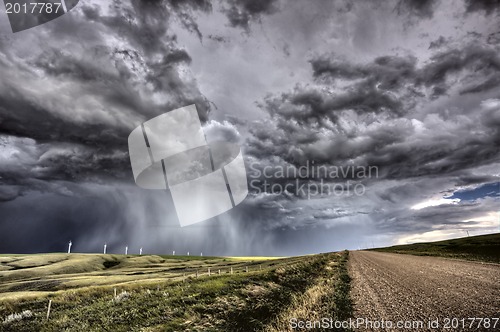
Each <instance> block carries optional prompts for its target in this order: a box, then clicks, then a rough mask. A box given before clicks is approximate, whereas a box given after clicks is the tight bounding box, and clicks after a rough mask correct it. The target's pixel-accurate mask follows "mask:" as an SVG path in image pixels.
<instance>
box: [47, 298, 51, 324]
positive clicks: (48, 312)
mask: <svg viewBox="0 0 500 332" xmlns="http://www.w3.org/2000/svg"><path fill="white" fill-rule="evenodd" d="M51 306H52V300H49V307H48V308H47V320H49V316H50V307H51Z"/></svg>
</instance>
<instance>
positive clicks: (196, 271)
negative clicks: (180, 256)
mask: <svg viewBox="0 0 500 332" xmlns="http://www.w3.org/2000/svg"><path fill="white" fill-rule="evenodd" d="M196 278H198V270H196Z"/></svg>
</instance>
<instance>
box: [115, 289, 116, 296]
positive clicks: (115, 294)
mask: <svg viewBox="0 0 500 332" xmlns="http://www.w3.org/2000/svg"><path fill="white" fill-rule="evenodd" d="M115 298H116V288H115Z"/></svg>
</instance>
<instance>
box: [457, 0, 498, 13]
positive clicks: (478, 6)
mask: <svg viewBox="0 0 500 332" xmlns="http://www.w3.org/2000/svg"><path fill="white" fill-rule="evenodd" d="M465 7H466V12H467V13H473V12H484V13H485V14H486V15H490V14H494V13H496V12H497V11H498V9H499V8H500V1H499V0H465Z"/></svg>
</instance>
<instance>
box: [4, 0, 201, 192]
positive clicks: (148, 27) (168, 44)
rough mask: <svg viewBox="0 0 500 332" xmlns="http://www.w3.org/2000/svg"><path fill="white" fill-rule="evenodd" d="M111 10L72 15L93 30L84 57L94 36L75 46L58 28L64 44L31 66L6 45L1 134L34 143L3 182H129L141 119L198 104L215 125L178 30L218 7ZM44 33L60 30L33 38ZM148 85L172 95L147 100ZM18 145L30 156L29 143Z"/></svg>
mask: <svg viewBox="0 0 500 332" xmlns="http://www.w3.org/2000/svg"><path fill="white" fill-rule="evenodd" d="M108 9H109V11H108V14H106V15H104V14H102V13H101V12H102V9H101V8H99V7H97V6H92V5H83V6H81V7H78V8H77V9H75V10H74V11H72V12H71V13H72V16H71V17H68V18H67V19H68V20H71V21H72V23H73V25H74V26H78V25H79V26H80V28H82V29H84V30H86V31H92V33H89V32H86V33H85V35H83V36H82V37H83V38H86V43H87V47H86V49H84V50H82V52H75V51H74V50H76V49H78V47H79V45H78V44H80V43H82V42H83V41H85V39H84V40H78V44H75V43H76V41H75V40H74V39H73V35H72V34H73V33H74V31H73V30H71V29H70V30H68V31H67V34H65V33H64V32H62V31H61V30H58V31H57V34H58V40H59V42H55V43H53V45H41V47H40V48H38V49H35V50H34V52H33V53H32V54H31V55H28V56H26V55H23V57H24V59H22V60H25V63H24V64H23V63H22V62H21V59H16V52H17V50H16V48H15V47H13V48H12V45H10V46H8V45H5V44H4V45H3V49H2V51H1V52H2V53H3V54H6V55H7V56H6V58H4V59H3V60H1V61H2V67H3V69H2V72H3V75H2V76H3V77H4V78H5V80H4V81H3V82H2V92H0V134H2V135H6V136H4V137H9V136H10V137H19V138H30V139H33V141H29V142H30V143H29V144H30V146H31V147H32V150H31V151H29V153H27V154H26V155H29V158H30V161H29V162H27V161H26V160H20V164H21V165H23V167H17V168H10V169H6V166H5V165H3V166H1V171H2V177H1V179H0V181H1V182H2V183H4V184H6V183H10V184H15V183H20V182H23V185H27V182H26V181H25V180H26V179H30V178H33V179H37V180H43V181H52V180H67V181H98V180H99V179H100V180H101V181H102V180H103V179H109V178H115V179H117V178H118V179H124V178H125V179H128V178H129V176H130V170H129V168H130V166H129V161H128V153H127V137H128V134H129V133H130V131H131V130H132V129H133V128H134V127H135V126H137V125H138V123H140V121H144V120H146V119H149V118H151V117H154V116H156V115H158V114H161V113H163V112H165V111H167V110H171V109H174V108H177V107H179V106H183V105H186V104H192V103H195V104H197V106H198V110H199V113H200V116H201V118H202V120H204V121H206V119H207V114H208V111H209V109H210V104H209V103H208V101H207V100H206V98H205V97H204V96H203V95H202V94H201V93H200V92H199V90H198V88H197V86H196V83H195V82H194V80H192V79H183V78H181V76H180V74H179V66H183V65H184V66H187V65H189V64H190V62H191V57H190V56H189V54H188V53H187V52H186V50H184V49H182V48H180V47H178V46H177V41H176V36H175V35H173V34H171V33H169V32H168V26H169V24H170V21H171V20H172V16H175V15H177V14H178V13H179V12H182V13H184V14H186V15H192V14H193V10H210V7H209V6H207V4H203V3H202V2H198V1H195V2H187V1H186V2H182V3H181V2H179V1H177V2H172V3H171V4H169V3H167V2H162V1H152V2H142V1H134V2H132V4H131V5H130V6H128V5H126V4H123V5H119V4H113V5H111V6H110V7H109V8H108ZM68 15H69V14H68ZM132 18H134V19H133V20H132ZM44 28H47V29H48V30H49V31H51V29H53V28H52V26H50V25H49V26H47V27H45V26H42V27H39V28H37V30H33V31H30V33H32V34H34V35H36V34H37V33H42V32H43V29H44ZM111 38H120V39H121V40H123V41H124V43H122V45H123V47H121V48H118V47H112V46H109V40H111ZM60 45H65V46H68V45H71V46H70V47H66V48H64V47H60ZM9 47H10V48H9ZM16 70H17V72H16ZM19 72H22V73H23V75H18V73H19ZM40 77H43V83H42V84H40V83H39V82H40ZM37 84H40V86H39V87H41V89H40V88H38V89H39V90H40V91H37ZM50 85H52V89H49V86H50ZM148 85H150V86H151V87H152V88H153V92H154V93H157V94H159V95H164V96H168V98H162V99H165V101H162V102H159V103H158V102H152V101H151V99H150V98H146V97H145V96H147V86H148ZM145 87H146V88H145ZM45 89H46V90H47V91H46V92H42V91H43V90H45ZM149 93H150V92H149ZM44 94H45V95H44ZM47 94H48V95H47ZM68 95H71V96H72V100H71V99H68ZM96 108H97V109H101V108H102V111H101V112H100V111H98V110H97V109H96ZM10 143H11V144H10V147H11V148H14V149H17V150H18V151H20V150H22V149H23V148H24V147H25V144H26V141H22V140H16V139H14V140H11V141H10ZM47 187H50V186H49V184H48V183H47ZM3 196H5V197H11V196H12V195H10V194H9V195H7V194H5V195H3Z"/></svg>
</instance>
